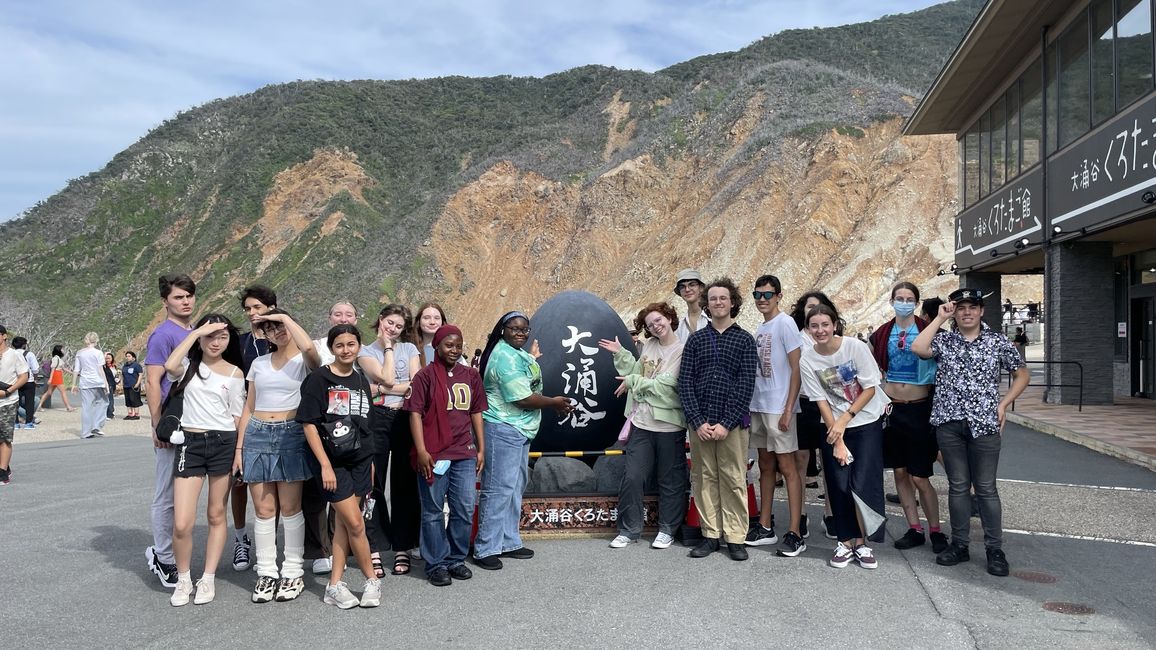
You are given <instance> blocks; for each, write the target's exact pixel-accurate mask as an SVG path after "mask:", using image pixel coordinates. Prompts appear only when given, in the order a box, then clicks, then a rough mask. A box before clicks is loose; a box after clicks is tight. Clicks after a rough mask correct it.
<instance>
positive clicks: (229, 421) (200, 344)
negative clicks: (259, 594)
mask: <svg viewBox="0 0 1156 650" xmlns="http://www.w3.org/2000/svg"><path fill="white" fill-rule="evenodd" d="M186 357H187V358H186ZM186 364H187V366H186ZM240 365H241V342H240V336H239V335H238V333H237V328H236V327H233V324H232V323H231V322H230V321H229V319H228V318H226V317H224V316H221V315H220V314H209V315H207V316H204V317H202V318H201V319H200V320H199V321H197V325H196V327H195V328H194V329H193V331H191V332H189V334H188V336H186V337H185V340H184V341H182V342H181V343H180V345H178V346H177V347H176V348H174V349H173V351H172V353H171V354H170V355H169V358H168V359H167V360H166V361H165V372H166V373H167V374H168V378H169V381H172V382H174V383H173V389H172V391H171V392H170V394H169V400H172V399H174V398H175V397H182V398H183V400H184V409H183V412H182V414H181V432H178V433H175V434H174V436H173V439H172V441H171V442H172V443H173V445H174V446H175V447H176V454H175V458H174V467H173V555H174V556H175V557H176V561H177V586H176V588H175V589H174V590H173V594H172V597H171V598H170V599H169V602H170V603H172V604H173V605H174V606H181V605H186V604H188V602H189V597H190V596H192V595H193V582H192V578H191V575H190V573H191V570H190V564H191V563H192V555H193V526H194V524H195V523H196V518H197V502H198V501H199V500H200V496H201V487H202V486H203V485H204V484H205V482H206V478H207V480H208V483H209V497H208V504H207V513H206V514H207V519H208V522H207V523H208V525H209V536H208V539H207V540H206V542H205V572H204V574H203V575H202V576H201V579H200V580H198V581H197V586H196V597H195V598H194V599H193V602H194V603H196V604H198V605H203V604H205V603H209V602H212V600H213V597H214V596H215V594H216V589H215V581H214V578H215V575H216V572H217V564H218V562H219V561H220V559H221V553H222V552H223V551H224V549H225V538H226V536H227V535H228V529H227V524H226V521H225V508H226V505H227V503H228V500H229V487H230V485H231V483H232V480H231V479H230V477H229V470H230V469H231V468H232V460H233V447H234V445H236V443H237V424H238V422H239V421H240V419H241V408H242V406H243V405H244V403H245V379H244V377H242V376H241V369H240V367H239V366H240ZM182 434H183V439H178V436H181V435H182Z"/></svg>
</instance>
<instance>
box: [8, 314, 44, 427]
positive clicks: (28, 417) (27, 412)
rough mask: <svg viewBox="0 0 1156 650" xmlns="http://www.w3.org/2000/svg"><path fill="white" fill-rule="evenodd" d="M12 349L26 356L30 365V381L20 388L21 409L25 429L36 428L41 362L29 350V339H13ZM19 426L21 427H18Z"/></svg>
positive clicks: (19, 337)
mask: <svg viewBox="0 0 1156 650" xmlns="http://www.w3.org/2000/svg"><path fill="white" fill-rule="evenodd" d="M12 348H13V349H15V350H19V351H20V353H21V354H23V355H24V362H25V363H27V364H28V381H26V382H24V385H23V386H21V387H20V400H19V404H20V409H23V411H24V428H25V429H35V428H36V374H37V371H38V370H39V369H40V361H39V360H37V358H36V355H35V354H32V351H31V350H29V349H28V339H26V338H24V337H23V336H17V337H15V338H13V339H12ZM17 426H19V425H17Z"/></svg>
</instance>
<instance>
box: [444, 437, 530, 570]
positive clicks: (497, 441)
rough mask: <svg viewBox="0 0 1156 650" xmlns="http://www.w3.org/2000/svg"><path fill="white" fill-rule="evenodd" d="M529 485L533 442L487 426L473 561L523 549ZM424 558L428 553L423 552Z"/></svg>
mask: <svg viewBox="0 0 1156 650" xmlns="http://www.w3.org/2000/svg"><path fill="white" fill-rule="evenodd" d="M529 482H530V440H529V438H527V437H526V436H524V435H522V432H521V431H519V430H518V429H517V428H515V427H512V426H510V425H508V424H504V423H500V422H489V421H487V422H486V464H485V467H483V468H482V497H481V501H480V502H479V503H478V536H477V537H476V538H474V557H476V558H479V559H480V558H484V557H490V556H491V555H498V554H500V553H506V552H508V551H514V550H517V549H520V548H522V536H521V535H519V534H518V527H519V525H520V524H521V522H522V492H524V491H525V490H526V484H527V483H529ZM422 553H423V555H424V553H425V551H422Z"/></svg>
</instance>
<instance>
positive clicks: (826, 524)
mask: <svg viewBox="0 0 1156 650" xmlns="http://www.w3.org/2000/svg"><path fill="white" fill-rule="evenodd" d="M834 528H835V518H834V517H833V516H831V515H826V516H825V517H823V537H826V538H827V539H835V533H832V532H831V530H832V529H834Z"/></svg>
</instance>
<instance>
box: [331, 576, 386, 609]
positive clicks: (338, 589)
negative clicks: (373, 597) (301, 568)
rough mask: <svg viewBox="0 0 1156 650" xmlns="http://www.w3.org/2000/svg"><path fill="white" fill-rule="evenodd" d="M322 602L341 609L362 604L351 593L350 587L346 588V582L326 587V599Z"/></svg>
mask: <svg viewBox="0 0 1156 650" xmlns="http://www.w3.org/2000/svg"><path fill="white" fill-rule="evenodd" d="M379 594H380V591H379ZM321 602H323V603H325V604H326V605H337V606H338V607H340V608H341V609H350V608H352V607H357V606H358V605H360V604H361V601H360V600H358V599H357V596H354V595H353V594H352V593H351V592H350V591H349V587H347V586H345V583H344V582H339V583H337V584H335V585H329V586H328V587H326V588H325V597H324V598H322V599H321Z"/></svg>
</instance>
